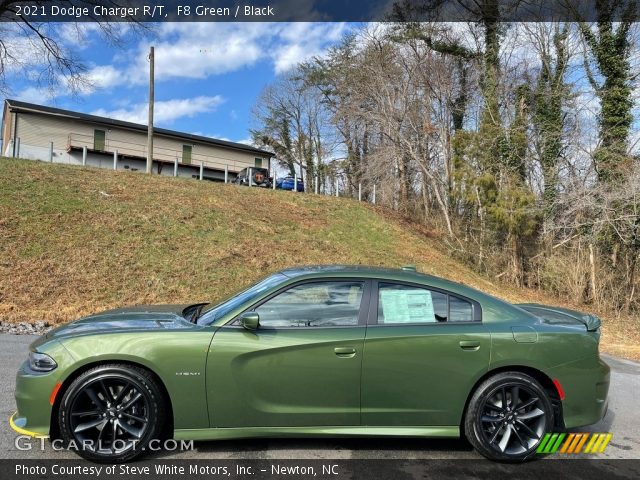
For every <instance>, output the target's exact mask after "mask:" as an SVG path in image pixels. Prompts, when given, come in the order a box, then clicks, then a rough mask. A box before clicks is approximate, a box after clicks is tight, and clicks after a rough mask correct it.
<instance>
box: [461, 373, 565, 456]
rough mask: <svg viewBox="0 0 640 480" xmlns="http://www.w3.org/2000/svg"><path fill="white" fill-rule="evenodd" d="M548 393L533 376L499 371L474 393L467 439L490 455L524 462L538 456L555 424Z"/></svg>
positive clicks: (467, 415) (467, 421)
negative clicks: (539, 447) (541, 443)
mask: <svg viewBox="0 0 640 480" xmlns="http://www.w3.org/2000/svg"><path fill="white" fill-rule="evenodd" d="M553 424H554V423H553V408H552V405H551V400H550V399H549V395H548V393H547V392H546V391H545V389H544V388H543V387H542V386H541V385H540V384H539V383H538V381H537V380H536V379H534V378H533V377H531V376H529V375H526V374H524V373H520V372H503V373H499V374H497V375H495V376H493V377H491V378H489V379H487V380H486V381H484V382H483V383H482V384H481V385H480V386H479V387H478V388H477V389H476V391H475V392H474V393H473V396H472V397H471V400H470V401H469V406H468V409H467V414H466V416H465V422H464V428H465V434H466V436H467V439H468V440H469V442H471V444H472V445H473V446H474V447H475V449H476V450H477V451H478V452H480V453H481V454H482V455H484V456H485V457H487V458H490V459H492V460H499V461H505V462H521V461H525V460H528V459H530V458H531V457H532V456H534V455H535V452H536V449H537V447H538V445H539V444H540V441H541V440H542V437H543V436H544V434H545V433H547V432H549V431H550V430H551V429H552V427H553Z"/></svg>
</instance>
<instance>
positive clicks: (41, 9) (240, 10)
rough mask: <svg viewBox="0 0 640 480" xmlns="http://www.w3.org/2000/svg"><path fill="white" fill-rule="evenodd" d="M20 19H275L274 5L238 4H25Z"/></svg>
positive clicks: (19, 11)
mask: <svg viewBox="0 0 640 480" xmlns="http://www.w3.org/2000/svg"><path fill="white" fill-rule="evenodd" d="M15 8H16V11H15V14H16V16H25V17H29V18H39V19H42V20H44V19H47V20H50V21H57V22H60V21H67V20H72V19H73V20H82V19H96V18H100V17H105V18H109V19H114V18H118V17H119V18H121V19H126V18H138V19H140V20H142V21H157V20H165V19H168V18H169V17H171V18H177V19H180V18H181V17H183V18H188V17H195V18H199V19H207V18H215V19H217V20H222V21H226V20H234V19H254V20H260V19H268V18H269V17H274V16H275V10H274V7H273V6H270V5H266V6H255V5H240V4H238V5H235V6H233V7H214V6H210V5H176V4H173V5H157V4H150V5H140V6H126V7H124V6H107V5H95V6H90V7H87V6H80V5H64V4H60V5H55V4H51V5H42V4H40V3H39V2H34V3H33V4H30V3H24V4H22V5H16V7H15Z"/></svg>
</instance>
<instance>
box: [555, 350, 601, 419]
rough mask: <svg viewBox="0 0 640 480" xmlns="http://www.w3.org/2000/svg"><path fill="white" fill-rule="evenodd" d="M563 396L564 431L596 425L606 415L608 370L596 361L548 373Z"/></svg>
mask: <svg viewBox="0 0 640 480" xmlns="http://www.w3.org/2000/svg"><path fill="white" fill-rule="evenodd" d="M546 373H547V375H548V376H549V377H550V378H552V379H557V380H558V381H559V382H560V384H561V385H562V388H563V390H564V393H565V398H564V400H563V401H562V413H563V419H564V426H565V427H566V428H577V427H584V426H586V425H593V424H594V423H598V422H599V421H600V420H602V418H603V417H604V416H605V414H606V413H607V408H608V401H609V399H608V393H609V382H610V375H611V373H610V368H609V365H607V364H606V363H605V362H604V361H602V360H601V359H600V358H598V357H592V358H586V359H582V360H578V361H575V362H571V363H568V364H564V365H560V366H557V367H554V368H551V369H549V370H548V371H547V372H546Z"/></svg>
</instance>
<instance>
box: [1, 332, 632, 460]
mask: <svg viewBox="0 0 640 480" xmlns="http://www.w3.org/2000/svg"><path fill="white" fill-rule="evenodd" d="M34 338H36V337H34V336H29V335H9V334H1V335H0V412H1V414H2V418H3V420H2V422H1V424H0V458H11V459H62V458H77V457H76V455H75V454H74V453H73V452H67V451H53V450H52V449H51V447H50V445H49V444H48V442H44V444H45V448H44V450H41V449H40V448H39V445H38V444H37V443H36V444H34V445H33V448H32V449H31V450H26V451H25V450H20V449H18V448H17V447H16V445H15V438H16V434H15V432H13V430H11V427H10V426H9V423H8V419H9V416H10V415H11V414H12V413H13V412H14V411H15V403H14V399H13V390H14V377H15V372H16V371H17V369H18V366H19V365H20V363H22V361H23V360H24V358H26V355H27V346H28V345H29V343H30V342H32V341H33V339H34ZM605 360H606V361H607V363H609V365H610V366H611V368H612V376H611V389H610V391H609V396H610V403H609V411H608V413H607V415H606V417H605V418H604V419H603V420H602V421H601V422H600V423H598V424H596V425H592V426H590V427H588V428H584V429H582V430H583V431H585V432H612V433H613V438H612V440H611V442H610V444H609V446H608V447H607V449H606V451H605V452H604V453H603V454H601V455H599V456H600V457H601V458H606V459H618V458H634V459H640V413H638V410H637V404H638V393H639V392H640V363H637V362H632V361H629V360H622V359H618V358H613V357H605ZM194 446H195V448H194V450H190V451H182V452H179V451H176V452H167V451H165V452H160V453H157V454H155V456H157V457H161V458H171V459H450V460H454V459H477V458H481V457H480V456H479V455H478V454H477V453H475V451H473V449H472V448H471V446H469V445H468V444H467V442H466V441H464V440H429V439H393V438H385V439H380V438H377V439H361V438H357V439H282V440H275V439H263V440H236V441H215V442H196V443H195V444H194Z"/></svg>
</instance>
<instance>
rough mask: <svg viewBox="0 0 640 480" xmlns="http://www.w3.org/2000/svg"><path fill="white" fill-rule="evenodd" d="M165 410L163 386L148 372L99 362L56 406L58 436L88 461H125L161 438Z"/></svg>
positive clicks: (74, 384) (70, 386)
mask: <svg viewBox="0 0 640 480" xmlns="http://www.w3.org/2000/svg"><path fill="white" fill-rule="evenodd" d="M166 412H167V409H166V404H165V400H164V398H163V395H162V389H161V388H160V387H159V385H158V383H157V381H156V380H155V378H154V377H153V375H152V374H151V373H150V372H148V371H147V370H144V369H142V368H138V367H134V366H131V365H124V364H118V363H113V364H105V365H100V366H98V367H95V368H92V369H90V370H87V371H86V372H83V373H82V374H81V375H80V376H79V377H78V378H76V379H75V380H74V381H73V382H72V383H71V385H69V388H67V390H66V391H65V393H64V395H63V397H62V400H61V402H60V408H59V410H58V424H59V426H60V436H61V438H62V441H63V443H64V444H65V445H67V446H68V447H69V448H71V449H73V450H74V451H76V452H77V453H78V455H80V456H81V457H83V458H86V459H87V460H91V461H94V462H100V463H122V462H126V461H129V460H132V459H133V458H135V457H138V456H139V455H141V454H142V453H143V452H144V450H145V448H146V447H147V446H148V445H149V442H150V441H151V440H152V439H159V438H161V434H162V433H163V431H164V421H165V418H166ZM85 442H86V443H85ZM83 445H84V447H83Z"/></svg>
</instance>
